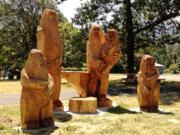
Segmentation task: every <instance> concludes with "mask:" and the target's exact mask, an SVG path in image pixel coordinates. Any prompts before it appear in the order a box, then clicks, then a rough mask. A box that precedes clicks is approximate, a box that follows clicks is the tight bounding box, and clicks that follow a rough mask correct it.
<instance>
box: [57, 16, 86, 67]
mask: <svg viewBox="0 0 180 135" xmlns="http://www.w3.org/2000/svg"><path fill="white" fill-rule="evenodd" d="M60 32H61V35H62V41H63V63H62V66H63V67H65V68H67V67H76V68H80V67H82V66H83V63H85V60H86V51H85V48H86V41H87V36H88V35H86V33H85V32H84V31H83V29H77V28H74V27H73V25H72V23H69V22H68V21H67V19H64V22H63V23H62V24H60Z"/></svg>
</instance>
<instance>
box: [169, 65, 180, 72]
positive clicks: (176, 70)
mask: <svg viewBox="0 0 180 135" xmlns="http://www.w3.org/2000/svg"><path fill="white" fill-rule="evenodd" d="M169 71H170V72H171V73H173V74H178V73H179V66H178V64H171V65H170V66H169Z"/></svg>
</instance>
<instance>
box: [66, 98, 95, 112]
mask: <svg viewBox="0 0 180 135" xmlns="http://www.w3.org/2000/svg"><path fill="white" fill-rule="evenodd" d="M96 110H97V98H95V97H74V98H70V99H69V111H70V112H73V113H95V112H96Z"/></svg>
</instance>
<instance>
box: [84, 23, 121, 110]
mask: <svg viewBox="0 0 180 135" xmlns="http://www.w3.org/2000/svg"><path fill="white" fill-rule="evenodd" d="M120 56H121V49H120V44H119V38H118V34H117V31H116V30H113V29H111V30H109V31H108V33H107V36H106V38H105V37H104V33H103V30H102V28H101V27H100V26H92V28H91V31H90V34H89V41H88V43H87V61H88V72H89V82H88V96H94V97H97V98H98V107H105V106H106V107H107V106H111V105H112V101H111V100H109V99H108V98H107V89H108V80H109V72H110V70H111V68H112V67H113V66H114V64H115V63H116V62H117V61H118V60H119V59H120Z"/></svg>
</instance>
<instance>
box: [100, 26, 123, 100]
mask: <svg viewBox="0 0 180 135" xmlns="http://www.w3.org/2000/svg"><path fill="white" fill-rule="evenodd" d="M121 54H122V52H121V48H120V42H119V36H118V32H117V31H116V30H115V29H110V30H108V32H107V34H106V40H105V42H104V44H103V45H102V49H101V58H102V60H103V61H104V63H105V65H106V66H105V68H104V69H103V71H102V73H101V78H102V79H101V81H102V84H103V85H101V87H100V90H99V91H98V93H99V94H98V96H100V97H106V94H107V89H108V81H109V73H110V70H111V69H112V67H113V66H114V65H115V64H116V63H117V62H118V60H119V59H120V57H121Z"/></svg>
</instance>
